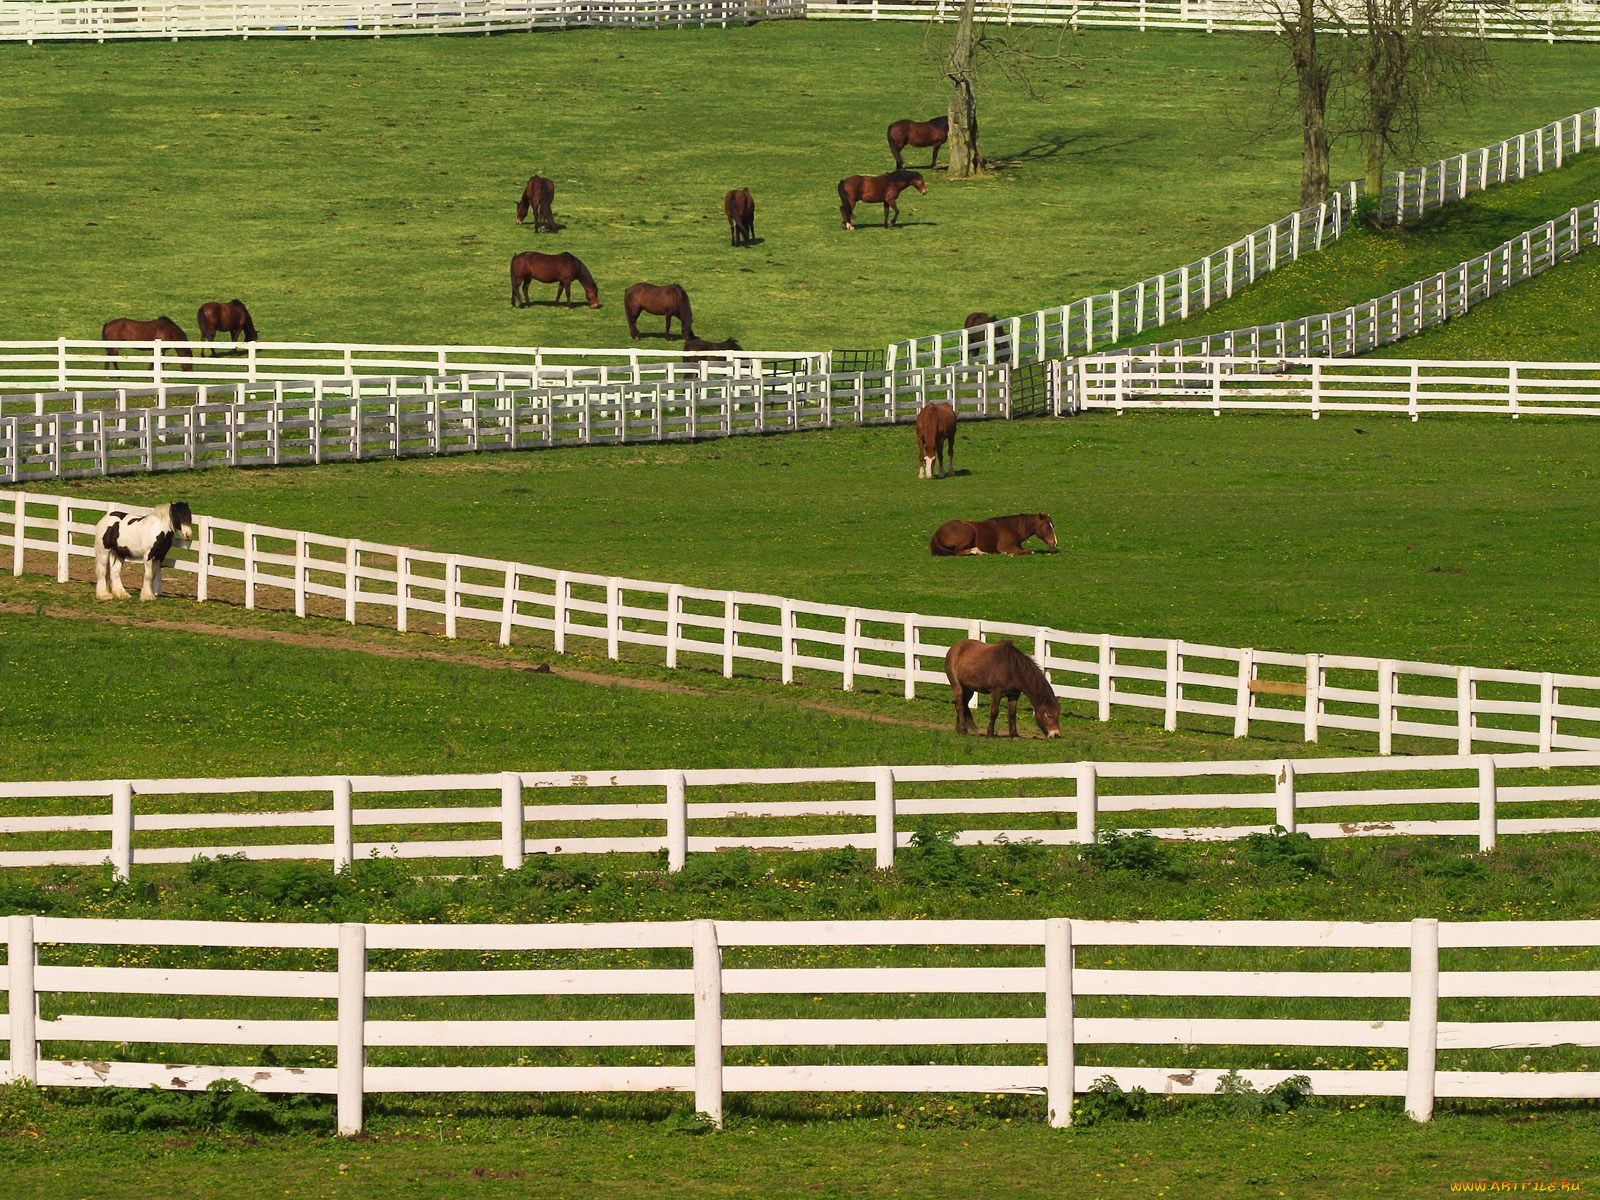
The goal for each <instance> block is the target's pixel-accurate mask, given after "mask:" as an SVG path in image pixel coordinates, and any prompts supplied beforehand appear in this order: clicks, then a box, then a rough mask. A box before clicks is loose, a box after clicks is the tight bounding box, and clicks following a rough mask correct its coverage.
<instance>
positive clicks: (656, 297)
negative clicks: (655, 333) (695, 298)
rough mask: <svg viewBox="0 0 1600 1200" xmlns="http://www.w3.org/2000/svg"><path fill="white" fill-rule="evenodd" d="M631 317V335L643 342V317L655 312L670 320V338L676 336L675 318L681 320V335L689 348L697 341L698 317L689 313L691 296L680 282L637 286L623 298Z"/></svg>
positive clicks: (629, 290) (629, 323)
mask: <svg viewBox="0 0 1600 1200" xmlns="http://www.w3.org/2000/svg"><path fill="white" fill-rule="evenodd" d="M622 305H623V308H624V310H625V311H626V312H627V314H628V332H629V333H631V334H632V335H633V340H634V341H638V340H639V314H640V313H642V312H647V313H654V314H655V315H656V316H658V317H665V318H666V319H667V336H668V337H671V336H672V318H673V317H677V318H678V332H679V333H680V334H681V335H682V336H683V340H684V343H685V345H687V343H689V342H692V341H694V340H695V336H694V314H693V313H692V312H691V311H690V310H689V293H688V292H686V291H684V290H683V287H682V285H680V284H676V283H636V284H634V285H633V286H632V287H631V288H629V289H628V291H627V294H626V295H624V296H623V298H622Z"/></svg>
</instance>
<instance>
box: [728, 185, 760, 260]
mask: <svg viewBox="0 0 1600 1200" xmlns="http://www.w3.org/2000/svg"><path fill="white" fill-rule="evenodd" d="M722 211H723V212H724V213H726V214H727V216H728V236H729V238H730V240H731V242H732V244H733V245H735V246H753V245H755V244H756V202H755V200H754V199H753V198H752V197H751V195H750V189H749V188H739V189H738V190H737V191H732V192H729V193H728V194H727V195H726V196H724V197H723V198H722Z"/></svg>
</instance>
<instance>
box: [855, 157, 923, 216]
mask: <svg viewBox="0 0 1600 1200" xmlns="http://www.w3.org/2000/svg"><path fill="white" fill-rule="evenodd" d="M908 187H909V188H916V189H917V191H919V192H921V193H922V194H923V195H924V196H926V195H927V194H928V185H927V184H925V183H923V182H922V176H921V175H918V174H917V173H916V172H915V171H890V172H889V173H888V174H887V175H851V176H850V177H849V178H847V179H841V180H839V213H840V215H841V216H843V217H844V227H845V228H846V229H854V228H855V225H854V223H853V221H852V218H853V217H854V216H855V211H856V205H858V204H879V203H881V204H882V205H883V227H884V228H885V229H891V228H893V227H894V226H895V225H898V224H899V223H900V206H899V205H897V204H896V203H895V199H896V197H898V196H899V195H900V193H901V192H903V191H905V190H906V189H907V188H908ZM891 213H892V214H894V219H893V220H892V221H891V220H890V219H889V217H890V214H891Z"/></svg>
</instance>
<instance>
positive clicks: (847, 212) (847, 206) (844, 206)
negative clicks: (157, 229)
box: [107, 200, 856, 353]
mask: <svg viewBox="0 0 1600 1200" xmlns="http://www.w3.org/2000/svg"><path fill="white" fill-rule="evenodd" d="M855 211H856V206H855V205H854V204H851V203H850V201H848V200H841V201H839V214H840V216H841V218H842V223H843V225H844V227H845V228H846V229H854V228H855V226H854V225H852V224H851V223H850V218H851V217H852V216H854V215H855ZM107 353H109V351H107Z"/></svg>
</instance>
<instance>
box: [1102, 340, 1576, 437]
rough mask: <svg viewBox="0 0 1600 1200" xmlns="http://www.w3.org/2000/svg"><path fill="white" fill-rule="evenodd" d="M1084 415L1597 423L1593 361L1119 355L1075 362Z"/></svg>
mask: <svg viewBox="0 0 1600 1200" xmlns="http://www.w3.org/2000/svg"><path fill="white" fill-rule="evenodd" d="M1072 368H1073V371H1072V378H1073V386H1074V387H1075V388H1076V395H1075V397H1074V398H1073V403H1075V404H1076V406H1077V408H1078V409H1079V410H1080V411H1081V410H1091V409H1109V410H1111V411H1114V412H1117V413H1121V412H1125V411H1127V410H1129V409H1134V410H1138V409H1166V408H1178V409H1184V408H1187V409H1199V410H1202V411H1206V412H1212V413H1217V414H1220V413H1222V412H1225V411H1229V410H1236V411H1246V412H1260V411H1268V412H1270V411H1290V412H1304V413H1308V414H1309V415H1310V416H1311V417H1312V418H1313V419H1315V418H1317V417H1320V416H1321V415H1322V414H1323V413H1336V412H1364V413H1392V414H1395V415H1402V416H1409V417H1410V418H1411V419H1412V420H1413V421H1415V420H1418V419H1419V418H1420V417H1421V416H1422V415H1423V414H1424V413H1503V414H1506V415H1509V416H1511V417H1513V418H1517V417H1522V416H1572V415H1581V416H1591V417H1593V416H1600V363H1568V362H1559V363H1497V362H1478V361H1460V362H1452V361H1430V362H1424V361H1412V362H1408V361H1404V360H1400V359H1387V360H1385V359H1342V358H1333V359H1314V358H1309V359H1278V360H1269V361H1263V360H1261V359H1253V358H1205V357H1196V358H1168V357H1164V356H1160V355H1155V356H1150V357H1138V356H1130V355H1122V354H1113V355H1106V356H1105V357H1103V358H1084V359H1079V360H1078V361H1077V362H1076V363H1074V364H1072Z"/></svg>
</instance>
